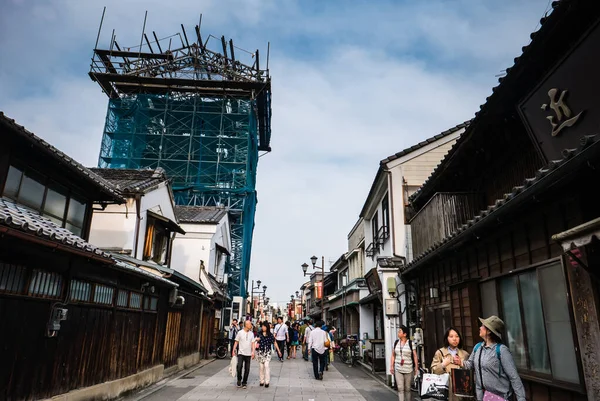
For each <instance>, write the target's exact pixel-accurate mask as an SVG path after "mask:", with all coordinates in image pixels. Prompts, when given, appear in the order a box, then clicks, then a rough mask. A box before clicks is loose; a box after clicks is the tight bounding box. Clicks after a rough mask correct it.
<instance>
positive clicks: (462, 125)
mask: <svg viewBox="0 0 600 401" xmlns="http://www.w3.org/2000/svg"><path fill="white" fill-rule="evenodd" d="M470 122H471V120H469V121H465V122H464V123H460V124H458V125H457V126H455V127H452V128H450V129H447V130H446V131H443V132H440V133H439V134H437V135H434V136H432V137H431V138H427V139H425V140H424V141H423V142H419V143H417V144H416V145H413V146H411V147H410V148H406V149H404V150H402V151H400V152H398V153H395V154H393V155H391V156H389V157H386V158H385V159H383V160H382V161H381V162H380V164H385V163H388V162H391V161H392V160H396V159H399V158H401V157H402V156H405V155H407V154H409V153H412V152H414V151H415V150H419V149H421V148H422V147H425V146H427V145H429V144H431V143H434V142H435V141H439V140H440V139H442V138H444V137H446V136H448V135H450V134H453V133H455V132H456V131H459V130H461V129H463V128H467V127H468V126H469V123H470Z"/></svg>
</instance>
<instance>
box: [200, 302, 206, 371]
mask: <svg viewBox="0 0 600 401" xmlns="http://www.w3.org/2000/svg"><path fill="white" fill-rule="evenodd" d="M205 302H206V300H205V299H203V300H202V305H201V306H200V325H199V326H198V332H199V334H198V353H200V350H201V349H202V318H203V316H204V303H205ZM200 359H204V357H203V355H202V354H200Z"/></svg>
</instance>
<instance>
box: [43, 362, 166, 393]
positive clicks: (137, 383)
mask: <svg viewBox="0 0 600 401" xmlns="http://www.w3.org/2000/svg"><path fill="white" fill-rule="evenodd" d="M164 370H165V367H164V365H157V366H154V367H152V368H150V369H146V370H144V371H142V372H139V373H136V374H134V375H131V376H127V377H124V378H122V379H117V380H113V381H109V382H104V383H100V384H96V385H94V386H90V387H85V388H81V389H77V390H73V391H69V392H68V393H65V394H60V395H57V396H54V397H52V398H49V399H48V400H47V401H97V400H98V401H99V400H110V399H113V398H117V397H118V396H119V395H121V394H123V393H125V392H127V391H131V390H135V389H138V388H142V387H146V386H149V385H151V384H152V383H156V382H157V381H159V380H160V379H162V377H163V373H164Z"/></svg>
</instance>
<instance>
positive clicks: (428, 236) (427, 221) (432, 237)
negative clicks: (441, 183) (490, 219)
mask: <svg viewBox="0 0 600 401" xmlns="http://www.w3.org/2000/svg"><path fill="white" fill-rule="evenodd" d="M482 209H485V200H484V198H483V196H482V195H481V194H479V193H464V192H463V193H456V192H453V193H450V192H439V193H437V194H435V195H434V196H433V197H432V198H431V199H430V200H429V202H427V203H426V204H425V206H423V207H422V208H421V210H419V211H418V212H417V214H416V215H415V216H414V217H413V218H412V219H411V221H410V226H411V235H412V246H413V255H414V256H415V257H417V256H419V255H421V254H423V252H425V251H426V250H427V249H429V248H430V247H431V246H432V245H434V244H435V243H437V242H439V241H441V240H443V239H444V238H446V237H447V236H448V235H450V234H451V233H453V232H454V231H455V230H456V229H458V228H459V227H460V226H461V225H463V224H464V223H465V222H466V221H468V220H469V219H471V218H472V217H473V216H475V215H476V214H477V213H479V211H481V210H482Z"/></svg>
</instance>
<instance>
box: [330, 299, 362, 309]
mask: <svg viewBox="0 0 600 401" xmlns="http://www.w3.org/2000/svg"><path fill="white" fill-rule="evenodd" d="M358 305H359V303H358V302H356V301H352V302H348V303H347V304H343V305H339V306H336V307H335V308H331V309H329V312H333V311H336V310H338V309H342V308H344V307H346V308H347V307H348V306H358Z"/></svg>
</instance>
